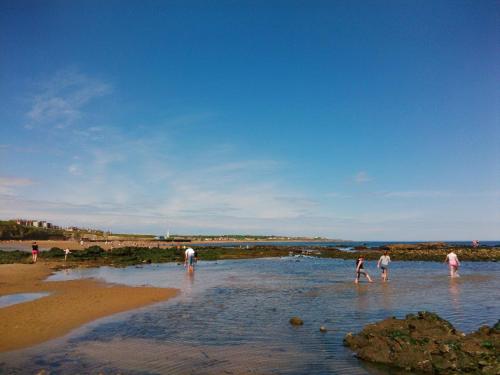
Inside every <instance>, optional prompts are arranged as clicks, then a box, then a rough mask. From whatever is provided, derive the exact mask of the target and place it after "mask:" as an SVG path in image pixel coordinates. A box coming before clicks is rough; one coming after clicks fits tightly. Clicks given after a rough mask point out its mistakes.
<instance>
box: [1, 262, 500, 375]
mask: <svg viewBox="0 0 500 375" xmlns="http://www.w3.org/2000/svg"><path fill="white" fill-rule="evenodd" d="M366 269H367V270H368V272H371V273H372V277H374V278H376V279H377V282H376V283H373V284H368V283H364V282H363V283H362V284H359V285H354V283H353V277H354V262H353V261H343V260H332V259H307V258H304V259H300V260H299V261H296V259H258V260H246V261H222V262H203V263H200V264H199V266H198V270H197V271H196V273H195V274H194V275H188V274H186V272H185V271H184V269H183V268H182V267H181V266H177V265H175V264H163V265H149V266H144V267H139V268H136V267H130V268H127V269H113V268H105V267H103V268H100V269H90V270H75V271H72V272H69V273H67V274H63V273H61V274H57V275H55V276H54V277H52V279H59V280H61V279H68V278H75V277H77V278H78V277H89V276H92V277H100V278H103V279H105V280H107V281H110V282H118V283H125V284H131V285H145V284H146V285H154V286H168V287H177V288H180V289H181V290H182V293H181V295H180V296H179V297H177V298H175V299H173V300H170V301H167V302H164V303H160V304H157V305H155V306H152V307H149V308H145V309H141V310H138V311H136V312H134V313H128V314H122V315H118V316H113V317H110V318H106V319H104V320H101V321H99V322H97V323H94V324H92V325H91V326H89V327H87V328H86V329H82V330H80V331H78V332H77V333H75V334H73V335H70V337H69V338H65V339H64V340H62V342H59V343H49V344H45V345H42V346H40V347H38V348H36V351H34V352H30V351H29V350H28V351H21V352H19V353H18V357H17V358H15V356H9V355H8V354H4V355H0V362H3V363H4V365H1V366H3V367H0V369H3V370H5V372H16V371H19V369H22V368H26V369H32V370H37V369H41V368H44V369H47V370H50V371H52V372H53V373H58V372H60V373H71V372H73V371H76V372H78V371H82V370H81V369H85V371H87V372H98V371H103V372H106V371H109V372H112V373H113V372H122V373H127V374H135V373H137V374H144V373H147V374H186V373H189V374H224V373H226V374H242V373H252V374H386V373H388V370H387V369H383V368H382V369H381V368H378V367H376V366H371V365H368V364H365V363H362V362H360V361H358V360H356V359H355V358H353V356H352V353H351V352H350V351H349V350H348V349H346V348H344V347H343V346H342V339H343V337H344V335H345V334H346V333H347V332H349V331H359V330H360V329H361V328H362V327H363V326H364V325H365V324H367V323H371V322H375V321H377V320H380V319H384V318H386V317H388V316H397V317H403V316H404V315H405V314H407V313H413V312H416V311H419V310H424V309H425V310H431V311H434V312H437V313H438V314H439V315H441V316H442V317H443V318H445V319H448V320H450V322H451V323H452V324H454V325H455V326H456V327H457V328H458V329H461V330H464V331H466V332H468V331H472V330H475V329H477V328H478V327H479V326H480V325H482V324H492V323H494V322H495V320H496V319H497V318H498V316H499V315H500V308H499V307H498V304H497V303H496V300H497V299H498V298H499V297H500V295H499V292H498V291H497V288H495V285H496V284H497V283H498V281H499V278H500V277H499V271H500V265H497V264H495V263H469V264H465V265H464V267H463V268H462V270H461V274H462V277H461V278H459V279H456V280H451V279H449V278H448V277H447V270H446V267H445V266H443V264H439V263H432V262H395V263H394V264H393V266H392V267H391V274H390V281H389V282H388V283H381V282H379V280H378V276H379V275H378V274H377V272H376V271H377V269H376V266H375V263H374V262H367V266H366ZM291 316H300V317H301V318H302V319H303V320H304V325H303V326H300V327H293V326H291V325H290V324H289V323H288V320H289V319H290V317H291ZM320 326H325V327H327V328H328V332H326V333H321V332H320V331H319V327H320ZM58 345H59V347H58ZM26 366H27V367H26ZM391 373H392V374H397V373H402V372H394V371H391Z"/></svg>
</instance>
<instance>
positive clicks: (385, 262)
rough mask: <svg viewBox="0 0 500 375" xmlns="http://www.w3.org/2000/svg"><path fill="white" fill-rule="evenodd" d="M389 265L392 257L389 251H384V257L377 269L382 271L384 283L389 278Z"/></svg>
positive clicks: (379, 261)
mask: <svg viewBox="0 0 500 375" xmlns="http://www.w3.org/2000/svg"><path fill="white" fill-rule="evenodd" d="M389 263H391V257H390V256H389V253H388V252H387V251H384V255H382V256H381V257H380V259H379V260H378V263H377V268H380V269H381V270H382V280H383V281H387V279H388V278H389Z"/></svg>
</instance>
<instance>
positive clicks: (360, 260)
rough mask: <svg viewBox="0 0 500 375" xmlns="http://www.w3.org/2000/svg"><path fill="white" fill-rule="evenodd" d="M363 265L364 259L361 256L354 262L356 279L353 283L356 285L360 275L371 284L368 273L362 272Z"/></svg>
mask: <svg viewBox="0 0 500 375" xmlns="http://www.w3.org/2000/svg"><path fill="white" fill-rule="evenodd" d="M364 263H365V258H364V257H363V256H362V255H361V256H360V257H359V258H358V259H357V260H356V279H355V280H354V282H355V283H356V284H357V283H359V278H360V276H361V274H363V275H365V277H366V278H367V279H368V281H369V282H371V283H372V282H373V280H372V279H371V277H370V275H368V272H366V271H365V270H364Z"/></svg>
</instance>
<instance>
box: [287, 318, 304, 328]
mask: <svg viewBox="0 0 500 375" xmlns="http://www.w3.org/2000/svg"><path fill="white" fill-rule="evenodd" d="M290 324H291V325H293V326H301V325H303V324H304V321H303V320H302V319H300V318H299V317H297V316H294V317H292V318H290Z"/></svg>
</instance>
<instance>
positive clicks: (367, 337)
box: [344, 312, 500, 374]
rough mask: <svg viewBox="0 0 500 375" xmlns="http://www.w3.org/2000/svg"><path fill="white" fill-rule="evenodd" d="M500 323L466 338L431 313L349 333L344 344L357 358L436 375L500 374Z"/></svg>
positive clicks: (368, 326)
mask: <svg viewBox="0 0 500 375" xmlns="http://www.w3.org/2000/svg"><path fill="white" fill-rule="evenodd" d="M499 328H500V321H499V322H498V323H497V324H495V326H494V327H493V328H490V327H488V326H484V327H481V328H480V329H479V330H478V331H476V332H474V333H471V334H468V335H465V334H463V333H461V332H459V331H457V330H456V329H455V328H454V327H453V326H452V325H451V324H450V323H449V322H447V321H446V320H444V319H441V318H440V317H439V316H438V315H436V314H433V313H429V312H419V313H418V314H417V315H414V314H409V315H407V316H406V318H405V319H395V318H389V319H386V320H383V321H381V322H378V323H375V324H369V325H367V326H366V327H365V328H364V329H363V330H362V331H361V332H360V333H358V334H354V335H353V334H352V333H348V334H347V335H346V336H345V338H344V345H345V346H348V347H350V348H351V349H352V350H353V351H355V352H356V355H357V357H359V358H361V359H363V360H366V361H370V362H376V363H383V364H386V365H390V366H395V367H400V368H404V369H407V370H409V371H421V372H428V373H433V374H456V373H470V374H500V352H499V347H500V330H499Z"/></svg>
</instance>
